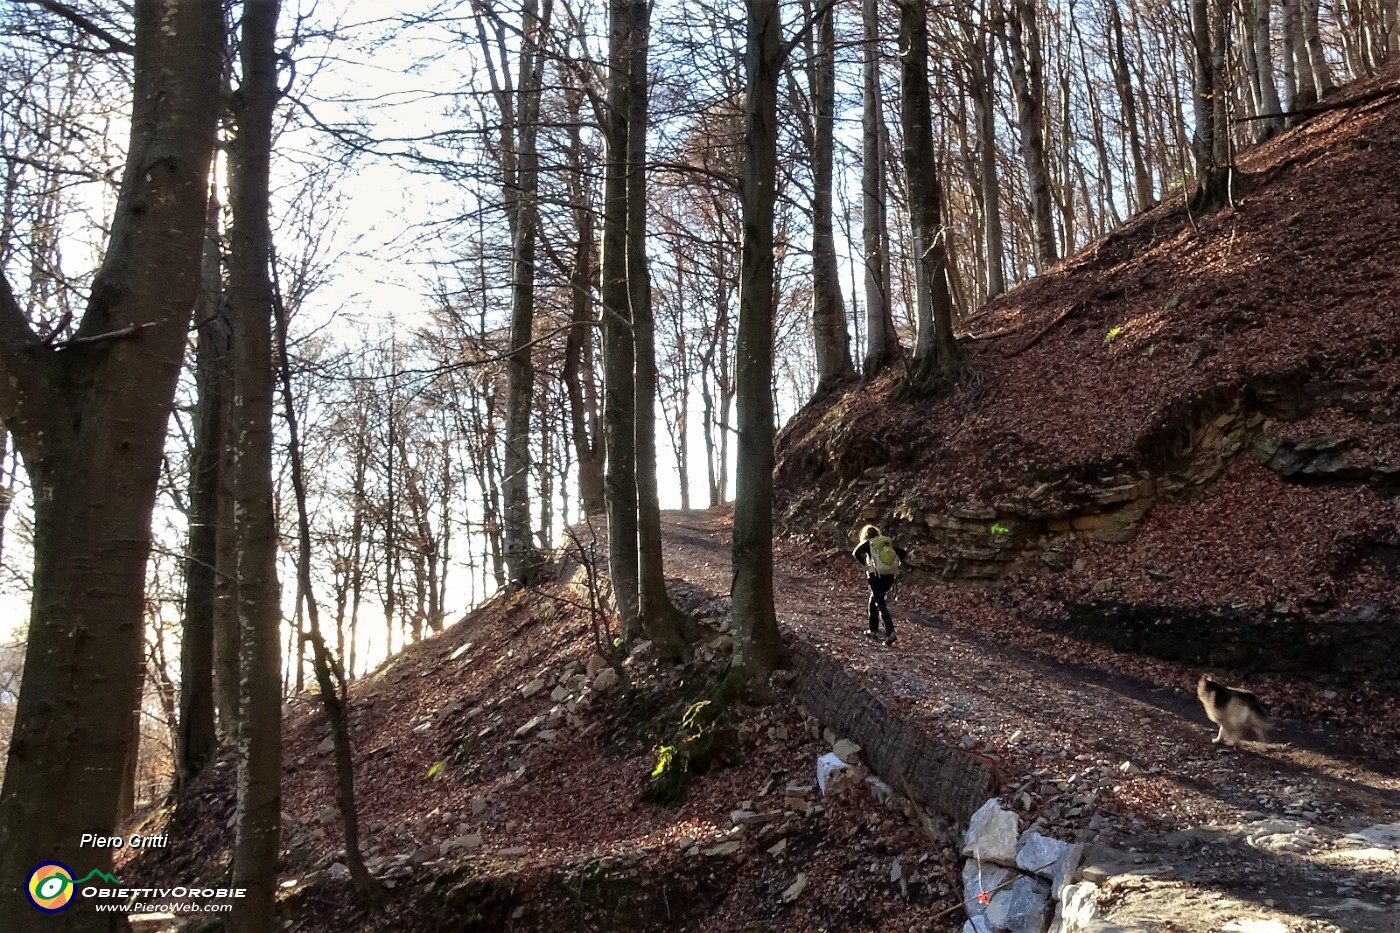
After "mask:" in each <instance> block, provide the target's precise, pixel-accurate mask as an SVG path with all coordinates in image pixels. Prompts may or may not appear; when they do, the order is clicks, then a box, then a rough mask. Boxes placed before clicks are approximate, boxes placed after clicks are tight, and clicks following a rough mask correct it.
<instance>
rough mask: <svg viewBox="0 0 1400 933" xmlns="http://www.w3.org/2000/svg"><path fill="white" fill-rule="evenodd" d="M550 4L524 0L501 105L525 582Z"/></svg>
mask: <svg viewBox="0 0 1400 933" xmlns="http://www.w3.org/2000/svg"><path fill="white" fill-rule="evenodd" d="M552 9H553V4H552V3H551V2H550V0H545V3H544V10H543V12H542V13H541V12H539V10H538V3H537V0H526V2H525V5H524V9H523V12H522V14H521V16H522V20H521V22H522V28H523V32H522V39H521V42H520V78H519V89H518V95H519V99H518V101H514V102H509V103H506V104H504V105H503V106H515V107H516V108H517V111H516V113H517V118H516V120H515V126H516V136H515V144H516V170H515V178H514V184H513V185H512V184H511V183H510V180H509V179H507V185H506V193H505V196H506V202H507V210H508V211H509V212H510V213H511V214H512V216H513V217H514V225H513V232H514V237H515V238H514V243H513V244H512V246H511V263H510V265H511V276H510V278H511V312H510V353H509V355H508V356H507V357H506V381H507V390H506V425H505V463H504V470H503V473H504V476H503V477H502V481H501V494H502V498H503V500H504V502H503V508H504V511H505V522H504V528H503V531H504V535H505V542H504V543H505V559H506V567H507V569H508V572H509V574H510V583H511V585H513V586H529V585H530V584H532V583H534V582H535V580H536V577H537V576H538V574H539V568H540V563H541V558H540V554H539V552H538V551H537V550H536V549H535V546H534V543H533V537H532V535H531V531H530V525H531V521H530V482H529V481H530V409H531V406H532V404H533V401H534V389H535V366H534V361H533V355H534V351H533V348H532V346H531V343H532V341H533V339H534V321H535V253H536V241H537V238H538V235H539V203H538V199H539V174H540V155H539V149H538V146H537V145H536V143H537V140H538V138H539V124H540V97H541V85H542V82H543V79H544V54H543V52H542V51H541V49H540V44H541V42H542V41H543V32H544V30H546V29H547V28H548V26H549V20H550V13H551V11H552Z"/></svg>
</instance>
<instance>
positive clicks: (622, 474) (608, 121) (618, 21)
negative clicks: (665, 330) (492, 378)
mask: <svg viewBox="0 0 1400 933" xmlns="http://www.w3.org/2000/svg"><path fill="white" fill-rule="evenodd" d="M639 6H640V4H637V3H635V2H633V0H610V2H609V4H608V21H609V39H608V63H609V79H608V93H607V107H606V109H605V113H604V116H603V140H604V145H605V155H604V158H603V237H602V239H603V254H602V259H601V262H600V266H601V270H600V277H601V284H600V287H599V298H600V300H601V302H602V305H603V311H602V313H603V437H604V441H605V444H606V447H607V473H606V474H605V477H604V482H603V486H604V489H605V491H606V493H607V510H608V576H609V577H610V578H611V579H612V588H613V601H614V603H615V605H616V607H617V615H618V620H619V622H620V624H621V628H622V637H623V638H625V639H629V640H630V639H632V638H635V637H636V636H637V634H638V633H639V632H640V631H641V617H640V607H639V604H638V597H639V587H640V583H639V581H638V576H637V575H638V565H637V451H636V446H635V443H636V418H637V415H636V405H637V404H638V400H637V398H636V386H635V384H634V382H633V380H634V375H633V374H634V372H635V370H636V363H635V358H634V354H635V346H634V344H633V339H632V312H631V296H630V294H629V293H628V290H627V219H628V213H627V170H628V158H627V114H628V110H629V106H630V102H629V96H630V91H631V82H630V81H629V80H628V64H629V62H630V55H631V49H630V45H631V43H632V42H635V41H637V29H636V24H635V23H634V22H633V17H634V16H635V15H636V14H637V12H638V7H639Z"/></svg>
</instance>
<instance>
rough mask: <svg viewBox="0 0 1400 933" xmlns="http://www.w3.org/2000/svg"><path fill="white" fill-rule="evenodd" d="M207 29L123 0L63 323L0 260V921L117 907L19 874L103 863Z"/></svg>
mask: <svg viewBox="0 0 1400 933" xmlns="http://www.w3.org/2000/svg"><path fill="white" fill-rule="evenodd" d="M222 40H223V24H222V22H221V19H220V15H219V7H218V6H217V5H216V4H210V3H205V2H202V0H167V2H156V0H140V2H138V3H137V4H136V5H135V53H134V70H133V75H134V91H133V98H132V118H131V136H130V143H129V145H128V149H127V152H128V161H127V165H126V169H125V171H124V173H123V176H122V182H121V188H120V193H119V196H118V200H117V205H116V208H115V211H114V213H113V216H112V223H111V232H110V235H109V237H108V243H107V249H106V254H105V256H104V259H103V263H102V267H101V268H100V269H99V270H98V273H97V276H96V279H95V280H94V283H93V287H92V291H91V295H90V298H89V300H88V305H87V308H86V309H85V311H84V313H83V317H82V320H81V323H80V324H79V326H78V328H77V331H76V333H75V335H74V337H73V338H71V339H70V340H68V341H65V342H60V343H58V344H56V345H53V344H46V343H44V342H43V341H41V340H40V338H39V337H38V335H37V334H36V333H35V332H34V330H33V328H32V327H31V326H30V323H29V321H28V320H27V319H26V317H25V314H24V312H23V310H22V309H21V307H20V305H19V303H18V302H17V301H16V299H15V296H14V293H13V291H12V290H11V287H10V284H9V282H8V281H7V280H6V279H4V278H3V277H0V370H3V371H4V373H5V378H4V379H0V420H3V422H4V424H5V427H6V428H7V429H8V430H9V431H10V433H11V436H12V437H13V439H14V441H15V444H16V446H17V448H18V449H19V451H20V453H21V455H22V456H23V458H24V462H25V468H26V470H27V472H28V474H29V476H30V478H31V480H32V482H33V488H34V491H35V499H34V519H35V525H34V544H33V547H34V572H33V577H32V580H33V591H32V599H31V610H30V617H29V632H28V645H27V650H26V656H25V671H24V689H23V690H22V691H21V693H20V698H19V704H18V707H17V709H16V714H15V725H14V732H13V736H12V739H11V743H10V750H9V759H8V763H7V766H6V771H5V782H4V789H3V792H0V917H3V918H4V924H5V928H6V931H7V933H12V931H13V933H29V931H34V933H53V931H73V930H115V929H118V928H124V926H125V924H124V923H123V922H122V921H121V919H120V918H118V917H117V916H116V915H111V914H97V913H95V912H94V911H92V909H91V908H90V906H88V905H84V904H79V905H77V906H76V907H74V908H72V909H69V910H66V911H64V912H62V913H59V914H44V913H41V912H40V911H37V910H35V909H34V907H33V906H32V905H31V904H30V903H29V899H28V897H27V896H26V893H25V890H26V883H27V880H28V878H29V875H30V873H31V872H32V871H33V869H34V867H35V866H36V865H38V864H39V863H40V862H46V861H59V862H63V863H66V864H69V865H72V866H74V867H75V868H76V867H77V866H79V865H81V866H82V867H83V869H84V870H87V869H91V868H99V869H102V870H104V871H110V870H111V868H112V857H111V856H112V850H110V849H92V848H79V841H80V839H81V837H82V834H83V833H111V832H113V831H114V829H115V828H116V820H117V812H116V811H117V803H118V796H119V794H120V793H121V784H122V767H123V764H124V762H125V761H126V756H127V747H128V745H129V743H130V741H131V714H132V710H134V709H136V708H137V707H138V705H139V702H140V695H139V690H140V685H141V679H142V668H143V661H144V658H143V644H142V633H143V630H144V619H145V612H146V601H145V583H146V558H147V554H148V552H149V549H150V540H151V512H152V509H153V506H154V503H155V495H156V484H157V480H158V478H159V475H160V465H161V455H162V450H163V442H164V439H165V427H166V422H167V420H168V418H169V414H170V405H171V400H172V399H173V397H174V392H175V381H176V377H177V375H178V373H179V370H180V365H181V361H182V359H183V356H184V350H185V341H186V336H187V333H188V330H189V323H190V314H191V311H192V309H193V307H194V304H195V297H196V295H197V293H198V288H199V278H200V245H201V243H202V241H203V236H204V216H205V206H206V203H207V191H208V188H207V182H208V177H209V165H210V157H211V154H212V152H213V149H214V130H215V123H216V119H217V115H218V110H219V107H218V96H219V87H218V85H219V63H220V61H221V54H220V53H221V49H222Z"/></svg>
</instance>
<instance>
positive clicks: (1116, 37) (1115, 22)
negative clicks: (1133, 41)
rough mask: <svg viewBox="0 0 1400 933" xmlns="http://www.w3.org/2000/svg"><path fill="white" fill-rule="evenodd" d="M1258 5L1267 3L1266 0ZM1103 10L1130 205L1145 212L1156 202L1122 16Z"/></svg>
mask: <svg viewBox="0 0 1400 933" xmlns="http://www.w3.org/2000/svg"><path fill="white" fill-rule="evenodd" d="M1261 2H1264V3H1265V4H1267V3H1268V0H1261ZM1105 7H1106V9H1107V10H1108V22H1109V45H1110V52H1111V54H1110V56H1109V67H1110V68H1111V69H1112V71H1113V86H1114V87H1115V88H1117V90H1118V103H1119V106H1120V107H1121V108H1122V111H1123V124H1124V126H1126V127H1127V130H1128V151H1129V153H1130V154H1131V156H1132V160H1133V194H1134V200H1133V204H1134V208H1135V209H1136V210H1139V211H1141V210H1146V209H1147V208H1148V207H1149V206H1150V205H1151V204H1152V203H1153V201H1155V200H1156V197H1155V196H1154V195H1153V193H1152V173H1151V172H1149V171H1148V169H1147V158H1146V156H1145V155H1144V153H1143V145H1142V132H1141V130H1140V128H1139V126H1138V115H1137V102H1136V100H1135V99H1134V97H1133V76H1132V71H1131V70H1130V69H1129V67H1128V50H1127V47H1126V43H1125V42H1124V41H1123V17H1122V15H1121V14H1120V13H1119V12H1118V0H1109V2H1108V3H1107V4H1105ZM1266 9H1267V6H1266Z"/></svg>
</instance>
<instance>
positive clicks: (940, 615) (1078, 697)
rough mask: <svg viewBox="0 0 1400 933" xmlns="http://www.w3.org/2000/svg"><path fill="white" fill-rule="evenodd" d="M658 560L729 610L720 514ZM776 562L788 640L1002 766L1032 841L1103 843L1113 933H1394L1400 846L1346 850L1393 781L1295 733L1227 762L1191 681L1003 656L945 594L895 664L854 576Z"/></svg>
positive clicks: (1097, 852)
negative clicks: (1035, 832) (1042, 837)
mask: <svg viewBox="0 0 1400 933" xmlns="http://www.w3.org/2000/svg"><path fill="white" fill-rule="evenodd" d="M665 541H666V560H667V573H668V574H669V575H671V576H673V577H682V578H684V579H686V580H688V581H689V582H691V583H693V584H695V585H698V586H700V587H703V588H705V589H707V590H708V591H710V592H712V593H715V594H719V595H722V594H726V593H727V592H728V590H729V586H730V576H731V574H730V534H729V515H728V514H727V513H718V512H695V511H692V512H672V513H667V514H666V516H665ZM778 550H779V559H778V561H777V567H776V568H775V583H774V586H775V592H776V607H777V613H778V619H779V622H780V624H781V625H782V626H783V627H784V629H785V631H787V632H789V633H790V634H791V635H793V636H796V637H798V638H801V639H804V640H805V641H807V642H809V643H811V644H812V645H813V646H815V647H817V648H819V649H820V650H821V651H823V652H825V653H827V654H829V655H830V656H832V657H834V658H836V659H838V660H840V661H841V662H842V663H844V664H845V665H846V666H847V667H848V668H849V669H850V670H851V671H852V672H854V673H856V674H857V675H859V676H860V677H861V678H862V679H863V680H864V681H865V682H866V683H867V685H868V686H869V687H870V688H871V689H873V690H875V691H877V692H878V693H880V694H881V696H882V697H883V698H884V699H885V700H886V702H888V703H889V704H890V705H891V707H892V708H895V709H898V710H899V711H900V712H902V713H903V714H905V715H906V716H908V717H910V718H911V719H913V720H915V721H916V722H917V723H918V724H919V726H920V728H922V729H924V730H925V731H926V732H928V733H930V734H932V735H934V736H936V737H939V738H941V739H943V740H945V741H948V742H949V743H951V744H958V745H961V746H962V747H964V748H971V749H974V750H976V751H977V752H979V753H980V754H982V755H984V756H985V757H987V758H989V759H990V760H992V761H993V762H994V763H995V764H997V766H998V767H999V768H1000V769H1001V770H1002V771H1003V773H1004V774H1005V775H1006V778H1007V783H1006V789H1005V792H1004V793H1003V795H1002V799H1003V801H1004V802H1005V803H1006V804H1007V805H1008V806H1012V807H1014V808H1015V809H1016V810H1017V811H1018V812H1019V813H1020V815H1021V817H1022V820H1023V823H1022V825H1023V826H1026V825H1036V824H1039V825H1038V826H1037V828H1042V827H1043V828H1044V829H1045V831H1046V832H1047V833H1049V834H1051V835H1055V836H1058V837H1060V838H1067V839H1077V840H1079V841H1085V842H1089V843H1091V845H1090V847H1089V849H1088V856H1087V863H1088V867H1087V869H1086V876H1087V877H1089V878H1090V880H1096V879H1097V880H1101V881H1102V882H1103V895H1104V896H1103V898H1102V900H1103V901H1104V902H1106V903H1108V904H1109V905H1111V912H1110V914H1109V916H1110V917H1111V919H1113V920H1114V921H1116V922H1119V923H1138V924H1141V926H1142V928H1144V929H1161V930H1177V931H1202V933H1205V931H1216V930H1231V929H1235V930H1248V931H1257V933H1270V931H1274V933H1283V931H1288V930H1298V931H1302V930H1307V931H1323V930H1347V931H1352V930H1355V931H1400V856H1398V855H1397V853H1396V846H1397V844H1400V843H1397V842H1394V841H1392V842H1391V843H1390V845H1389V847H1386V846H1385V845H1376V844H1373V841H1372V840H1369V839H1366V838H1359V837H1352V838H1348V834H1350V833H1354V832H1357V831H1360V830H1364V829H1366V828H1367V827H1372V826H1374V825H1376V824H1382V823H1394V822H1396V821H1397V820H1400V780H1398V779H1397V777H1396V774H1395V771H1394V768H1393V766H1392V765H1390V764H1385V765H1381V764H1378V763H1376V762H1367V761H1364V760H1359V759H1357V758H1353V757H1350V756H1349V755H1348V751H1349V749H1350V748H1352V747H1354V745H1353V743H1351V742H1350V741H1349V737H1348V736H1345V735H1336V734H1329V733H1328V732H1327V731H1326V730H1324V729H1321V728H1318V727H1317V726H1315V725H1313V724H1310V723H1305V722H1287V723H1283V724H1281V728H1280V730H1279V732H1278V733H1277V734H1276V736H1275V738H1276V739H1277V741H1275V742H1273V743H1269V744H1258V743H1249V744H1248V746H1247V747H1244V748H1242V749H1241V750H1238V751H1236V750H1227V749H1223V748H1220V747H1217V746H1215V745H1213V744H1211V742H1210V738H1211V736H1212V735H1213V734H1214V731H1213V729H1212V728H1211V727H1210V726H1209V723H1208V722H1207V721H1206V718H1205V715H1204V713H1203V712H1202V711H1201V709H1200V706H1199V704H1198V703H1197V702H1196V700H1195V696H1194V693H1191V692H1190V691H1189V689H1188V688H1189V686H1190V685H1191V684H1192V683H1193V682H1194V677H1195V672H1190V671H1186V670H1184V669H1177V668H1170V669H1168V667H1167V666H1164V665H1162V664H1160V663H1155V662H1154V663H1147V662H1140V663H1139V662H1136V661H1135V660H1134V659H1133V658H1131V657H1130V656H1125V655H1112V659H1111V661H1110V663H1108V664H1102V663H1093V662H1091V663H1085V662H1084V661H1083V655H1082V653H1081V652H1080V651H1079V650H1078V649H1079V647H1080V646H1077V645H1075V644H1074V643H1072V642H1069V641H1068V640H1067V639H1063V638H1059V637H1058V636H1056V637H1055V638H1052V639H1049V640H1047V639H1046V638H1044V637H1036V638H1029V637H1028V638H1027V642H1028V643H1031V645H1032V646H1031V647H1011V646H1008V645H1007V643H1006V638H1005V637H1004V634H1005V631H1006V629H1004V628H1000V627H999V628H998V633H999V634H1000V635H1001V636H1002V637H992V636H991V635H989V633H988V632H987V631H986V630H985V629H979V628H978V627H976V626H972V625H964V624H960V623H959V621H958V620H957V619H956V618H950V616H949V614H948V613H947V610H946V609H945V608H944V607H943V606H942V605H941V603H940V600H939V599H938V592H939V590H940V587H938V586H937V585H923V586H919V585H913V584H906V585H904V586H903V587H902V589H903V590H904V592H901V593H900V594H899V595H898V598H897V600H896V601H895V602H894V603H893V604H892V609H893V611H894V614H895V619H896V624H897V625H898V626H899V640H898V643H897V644H896V645H895V646H893V647H889V648H886V647H884V646H883V645H879V644H877V643H875V642H871V641H869V640H867V639H866V638H864V637H863V631H864V628H865V621H864V617H865V605H864V603H865V596H864V585H863V574H862V571H861V569H860V568H859V567H858V566H857V565H856V564H855V562H854V561H852V560H849V559H847V558H845V557H844V555H841V554H837V553H832V552H826V553H818V552H816V551H814V550H813V549H811V548H809V547H806V546H804V545H802V544H799V543H792V542H783V543H781V544H780V545H779V548H778ZM1012 630H1013V631H1014V627H1013V629H1012ZM1037 634H1039V633H1037ZM1102 655H1103V653H1102V652H1099V653H1098V654H1097V655H1095V654H1094V653H1092V652H1090V656H1091V657H1100V658H1101V657H1102ZM1070 658H1073V659H1074V660H1073V661H1069V660H1067V659H1070ZM1125 666H1130V667H1128V668H1127V669H1123V668H1124V667H1125ZM1395 829H1396V831H1397V835H1400V824H1397V825H1396V827H1395ZM1232 923H1233V924H1235V926H1231V924H1232ZM1251 924H1253V925H1251Z"/></svg>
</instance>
